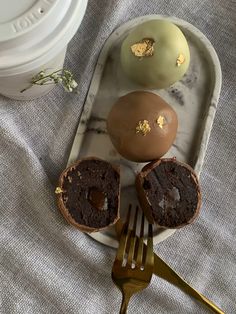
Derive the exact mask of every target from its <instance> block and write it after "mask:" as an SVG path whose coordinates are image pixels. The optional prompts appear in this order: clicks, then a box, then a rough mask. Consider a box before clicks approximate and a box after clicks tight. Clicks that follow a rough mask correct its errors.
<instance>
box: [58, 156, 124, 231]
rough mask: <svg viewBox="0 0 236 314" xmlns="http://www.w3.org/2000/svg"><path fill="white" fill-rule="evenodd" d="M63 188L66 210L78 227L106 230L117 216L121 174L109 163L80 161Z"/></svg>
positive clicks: (71, 171)
mask: <svg viewBox="0 0 236 314" xmlns="http://www.w3.org/2000/svg"><path fill="white" fill-rule="evenodd" d="M62 189H63V191H64V192H63V195H62V197H63V201H64V204H65V207H66V208H67V210H68V212H69V213H70V215H71V216H72V217H73V219H74V220H75V221H76V222H77V223H78V224H81V225H87V226H89V227H93V228H102V227H105V226H107V225H109V224H110V223H112V222H113V221H114V220H115V218H116V217H117V214H118V207H119V206H118V202H119V199H118V197H119V195H118V193H119V192H118V191H119V174H118V173H117V172H116V171H115V169H114V168H113V167H112V166H111V165H110V164H108V163H107V162H104V161H102V160H84V161H82V162H80V163H79V164H78V165H77V166H76V167H73V168H72V169H71V170H69V171H68V172H67V174H66V176H65V178H64V182H63V186H62Z"/></svg>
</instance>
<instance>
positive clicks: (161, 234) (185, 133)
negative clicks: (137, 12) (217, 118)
mask: <svg viewBox="0 0 236 314" xmlns="http://www.w3.org/2000/svg"><path fill="white" fill-rule="evenodd" d="M151 19H166V20H169V21H171V22H173V23H175V24H176V25H177V26H179V27H180V28H181V30H182V31H183V33H184V34H185V36H186V37H187V40H188V43H189V46H190V53H191V62H190V66H189V69H188V71H187V73H186V75H185V76H184V77H183V78H182V80H180V81H179V82H177V83H175V84H174V85H172V86H171V87H170V88H167V89H162V90H154V91H153V92H156V93H158V94H159V95H160V96H161V97H163V98H164V99H165V100H166V101H167V102H168V103H169V104H170V105H171V106H173V107H174V109H175V110H176V112H177V114H178V120H179V128H178V134H177V137H176V140H175V142H174V144H173V146H172V147H171V149H170V150H169V152H168V153H167V154H166V155H165V156H166V157H173V156H176V158H177V159H178V160H180V161H184V162H187V163H189V164H190V165H191V166H192V167H193V168H194V169H195V171H196V172H197V174H200V171H201V167H202V164H203V160H204V155H205V151H206V147H207V143H208V139H209V135H210V131H211V127H212V123H213V119H214V115H215V111H216V106H217V102H218V98H219V94H220V88H221V68H220V63H219V59H218V57H217V54H216V52H215V50H214V48H213V47H212V45H211V43H210V42H209V40H208V39H207V38H206V37H205V36H204V35H203V34H202V33H201V32H200V31H199V30H198V29H197V28H195V27H194V26H192V25H191V24H189V23H187V22H185V21H183V20H179V19H177V18H173V17H165V16H160V15H148V16H143V17H138V18H136V19H134V20H131V21H129V22H127V23H125V24H123V25H122V26H120V27H119V28H118V29H116V30H115V31H114V32H113V33H112V34H111V36H110V37H109V38H108V39H107V41H106V43H105V45H104V47H103V49H102V51H101V53H100V56H99V59H98V62H97V66H96V69H95V72H94V75H93V78H92V82H91V85H90V88H89V91H88V95H87V99H86V102H85V105H84V110H83V113H82V116H81V118H80V122H79V126H78V130H77V133H76V135H75V139H74V143H73V146H72V149H71V153H70V156H69V160H68V165H70V164H71V163H73V162H74V161H75V160H77V159H78V158H83V157H86V156H96V157H100V158H103V159H105V160H108V161H110V162H112V163H116V164H119V165H120V166H121V183H122V184H121V185H122V190H121V217H122V216H123V215H124V213H125V212H126V210H127V208H128V204H129V203H131V204H133V205H136V204H137V203H138V202H137V197H136V192H135V188H134V180H135V175H136V173H137V172H138V171H139V170H140V169H141V168H142V167H143V166H144V164H138V163H134V162H129V161H127V160H125V159H124V158H122V157H121V156H120V155H119V154H118V153H117V152H116V150H115V149H114V147H113V145H112V144H111V142H110V139H109V137H108V135H107V131H106V117H107V115H108V112H109V111H110V109H111V106H112V105H113V103H114V102H115V101H116V99H117V98H118V97H120V96H122V95H124V94H126V93H128V92H131V91H133V90H143V88H141V87H140V86H138V85H135V84H134V83H132V82H131V81H129V80H128V79H127V78H126V77H125V75H124V74H123V72H122V69H121V67H120V61H119V52H120V44H121V42H122V41H123V39H124V38H125V37H126V36H127V34H128V33H129V32H130V30H131V29H132V28H133V27H134V26H136V25H138V24H140V23H142V22H144V21H147V20H151ZM175 231H176V230H174V229H157V228H156V230H154V243H155V244H157V243H159V242H161V241H163V240H165V239H166V238H167V237H169V236H170V235H172V234H173V233H174V232H175ZM90 236H91V237H92V238H94V239H96V240H97V241H99V242H101V243H103V244H105V245H108V246H111V247H117V240H116V237H115V232H114V228H113V227H111V228H110V229H108V230H106V231H103V232H97V233H92V234H90Z"/></svg>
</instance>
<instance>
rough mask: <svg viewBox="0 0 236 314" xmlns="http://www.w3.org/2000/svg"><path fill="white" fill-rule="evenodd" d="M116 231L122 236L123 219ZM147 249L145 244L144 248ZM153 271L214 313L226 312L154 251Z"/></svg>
mask: <svg viewBox="0 0 236 314" xmlns="http://www.w3.org/2000/svg"><path fill="white" fill-rule="evenodd" d="M115 227H116V233H117V235H118V238H120V235H121V231H122V229H123V227H124V224H123V223H122V221H121V220H119V221H118V222H117V223H116V226H115ZM146 249H147V247H146V245H144V248H143V250H144V251H145V250H146ZM153 273H154V274H155V275H156V276H158V277H160V278H163V279H165V280H166V281H168V282H169V283H171V284H173V285H175V286H176V287H177V288H179V289H181V290H182V291H183V292H185V293H187V294H188V295H189V296H191V297H193V298H195V299H196V300H198V301H199V302H201V303H202V304H204V305H205V306H207V307H208V309H209V310H211V311H212V312H214V313H217V314H225V312H223V311H222V310H221V309H220V308H219V307H218V306H217V305H216V304H214V303H213V302H212V301H210V300H209V299H207V298H206V297H205V296H204V295H203V294H201V293H200V292H198V291H197V290H196V289H194V288H193V287H192V286H190V284H188V283H187V282H186V281H185V280H184V279H183V278H182V277H181V276H179V275H178V274H177V273H176V272H175V271H174V270H173V269H172V268H171V267H170V266H169V265H168V264H167V263H166V262H164V261H163V259H161V258H160V257H159V256H158V255H156V254H155V253H154V268H153Z"/></svg>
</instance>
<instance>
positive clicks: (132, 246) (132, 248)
mask: <svg viewBox="0 0 236 314" xmlns="http://www.w3.org/2000/svg"><path fill="white" fill-rule="evenodd" d="M138 210H139V208H138V207H136V211H135V215H134V220H133V228H132V230H130V229H129V223H130V216H131V215H130V214H131V205H130V206H129V210H128V214H127V218H126V223H125V225H124V227H123V230H122V233H121V237H120V242H119V248H118V250H117V255H116V259H115V261H114V264H113V268H112V280H113V281H114V283H115V284H116V286H117V287H118V288H119V289H120V291H121V292H122V296H123V298H122V304H121V308H120V314H125V313H126V311H127V307H128V303H129V300H130V298H131V296H132V295H133V294H134V293H137V292H139V291H141V290H143V289H145V288H146V287H147V286H148V285H149V283H150V281H151V278H152V274H153V267H154V253H153V235H152V225H151V224H149V225H148V238H147V246H146V249H145V251H144V214H142V220H141V228H140V236H139V237H137V236H136V226H137V217H138Z"/></svg>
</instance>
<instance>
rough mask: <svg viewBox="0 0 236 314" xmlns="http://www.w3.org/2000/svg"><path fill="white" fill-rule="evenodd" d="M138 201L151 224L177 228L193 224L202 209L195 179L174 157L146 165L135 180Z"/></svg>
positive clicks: (183, 164) (189, 170) (191, 170)
mask: <svg viewBox="0 0 236 314" xmlns="http://www.w3.org/2000/svg"><path fill="white" fill-rule="evenodd" d="M136 189H137V192H138V198H139V202H140V204H141V207H142V209H143V211H144V212H145V214H146V217H147V219H148V220H149V222H150V223H155V224H157V225H158V226H160V227H163V228H180V227H183V226H185V225H187V224H190V223H192V222H193V220H194V219H195V218H196V217H197V215H198V213H199V210H200V206H201V193H200V187H199V183H198V179H197V176H196V174H195V172H194V170H193V169H192V168H191V167H190V166H189V165H187V164H185V163H182V162H179V161H177V160H176V159H175V158H166V159H160V160H158V161H154V162H151V163H149V164H147V165H146V166H145V167H144V168H143V169H142V171H141V172H140V173H139V174H138V176H137V178H136Z"/></svg>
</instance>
